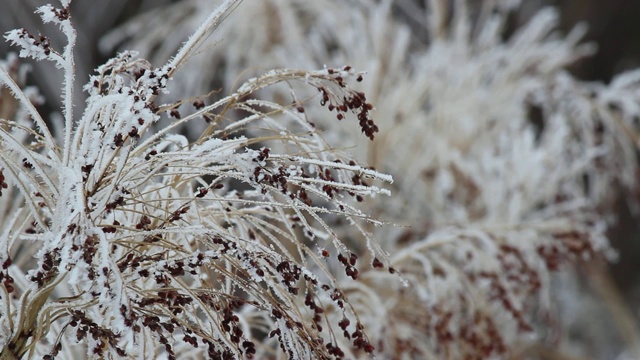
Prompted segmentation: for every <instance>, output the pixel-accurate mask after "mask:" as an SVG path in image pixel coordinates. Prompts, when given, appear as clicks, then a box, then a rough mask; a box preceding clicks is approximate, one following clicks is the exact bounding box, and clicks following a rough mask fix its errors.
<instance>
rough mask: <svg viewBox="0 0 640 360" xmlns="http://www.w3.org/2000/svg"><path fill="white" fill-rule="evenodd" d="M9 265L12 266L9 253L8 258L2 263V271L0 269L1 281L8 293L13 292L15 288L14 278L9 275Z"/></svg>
mask: <svg viewBox="0 0 640 360" xmlns="http://www.w3.org/2000/svg"><path fill="white" fill-rule="evenodd" d="M9 266H11V258H10V257H9V256H8V254H7V259H6V260H5V261H4V262H3V263H2V271H0V281H1V282H2V285H4V288H5V289H7V292H8V293H12V292H13V291H14V290H15V289H14V287H13V282H14V279H13V278H12V277H11V275H9V271H8V269H9Z"/></svg>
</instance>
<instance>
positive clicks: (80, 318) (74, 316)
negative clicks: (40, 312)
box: [51, 310, 127, 357]
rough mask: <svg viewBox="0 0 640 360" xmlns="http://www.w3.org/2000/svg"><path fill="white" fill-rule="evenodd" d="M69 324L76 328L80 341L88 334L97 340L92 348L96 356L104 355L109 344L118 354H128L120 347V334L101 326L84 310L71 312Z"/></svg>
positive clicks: (123, 355) (122, 355)
mask: <svg viewBox="0 0 640 360" xmlns="http://www.w3.org/2000/svg"><path fill="white" fill-rule="evenodd" d="M69 326H71V327H74V328H76V338H77V339H78V341H81V340H83V339H84V338H85V337H87V336H91V337H92V338H93V340H95V341H97V344H96V346H95V347H94V348H93V349H92V352H93V354H95V355H96V356H98V357H100V356H102V355H104V351H105V349H106V346H107V345H109V346H110V347H111V348H113V349H114V350H115V351H116V353H117V354H118V356H121V357H125V356H127V353H126V352H125V351H124V350H123V349H121V348H120V347H118V341H119V339H120V335H118V334H115V333H114V332H113V331H111V330H110V329H106V328H103V327H100V326H99V325H98V324H96V323H95V322H94V321H93V320H91V319H90V318H88V317H87V316H86V314H85V313H84V312H82V311H80V310H73V311H72V312H71V321H70V322H69ZM51 355H52V356H55V354H51Z"/></svg>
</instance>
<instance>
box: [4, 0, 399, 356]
mask: <svg viewBox="0 0 640 360" xmlns="http://www.w3.org/2000/svg"><path fill="white" fill-rule="evenodd" d="M237 3H238V1H225V2H224V3H223V4H222V5H220V7H219V8H218V9H217V10H216V11H214V12H212V13H211V15H210V16H209V17H208V18H207V19H206V21H205V22H204V23H203V25H201V26H200V27H199V28H198V29H197V30H196V31H195V33H194V35H193V36H192V37H191V38H190V39H189V40H188V41H187V42H186V43H185V44H184V45H183V47H182V49H181V50H180V51H178V52H177V53H176V55H175V57H173V58H172V59H171V60H169V62H168V63H167V64H166V65H163V66H159V67H154V66H152V65H151V64H150V63H149V62H148V61H145V60H144V59H141V58H139V57H138V56H137V54H136V53H135V52H131V51H129V52H121V53H120V54H119V55H118V56H116V57H114V58H112V59H110V60H109V61H107V62H106V63H105V64H104V65H102V66H100V67H98V68H97V69H96V72H95V74H94V75H92V76H91V78H90V81H89V82H88V84H87V85H86V86H85V88H84V89H85V90H86V91H87V92H88V94H89V97H88V100H87V101H86V103H84V104H80V103H76V102H75V101H74V99H73V94H74V91H73V88H72V86H73V81H74V78H75V77H76V76H77V74H76V73H75V67H74V59H73V51H74V39H75V37H76V35H77V34H76V31H75V29H74V27H73V24H72V23H71V18H72V14H71V13H70V12H69V4H68V1H67V2H64V1H63V2H62V7H61V8H56V7H53V6H51V5H48V6H44V7H41V8H40V9H39V10H38V11H39V13H40V14H41V16H42V20H43V21H44V22H53V23H55V24H57V25H59V27H60V29H61V31H62V32H63V33H64V34H65V35H66V37H67V39H68V43H67V44H66V46H65V47H64V49H63V50H61V51H60V50H58V49H55V48H53V47H52V46H51V45H50V43H49V41H47V38H46V37H44V36H34V35H32V34H31V33H30V32H28V31H27V30H24V29H21V30H15V31H12V32H9V33H7V35H6V38H7V39H8V40H9V41H11V42H12V43H14V44H15V45H17V46H19V47H21V49H22V50H21V56H22V57H31V58H33V59H36V60H47V61H53V62H54V63H55V64H56V65H57V66H58V68H60V69H61V70H62V71H63V72H64V73H65V81H64V84H63V106H62V109H63V120H62V121H59V120H58V121H56V119H54V118H51V119H50V118H47V117H45V116H43V115H42V114H41V113H39V112H38V110H37V108H35V106H34V104H35V101H34V100H36V99H35V97H34V92H33V91H32V90H31V89H29V88H24V86H23V84H22V83H21V82H19V81H17V80H22V78H19V79H18V78H17V77H16V71H15V60H14V59H13V58H10V59H9V62H10V65H4V64H3V66H2V70H0V80H1V81H2V83H3V84H4V87H5V88H7V89H9V91H10V93H11V95H13V97H14V98H15V100H10V99H11V98H10V97H9V96H8V95H9V94H8V93H5V92H3V94H2V101H3V102H10V101H13V102H14V103H15V104H16V105H15V109H16V110H15V111H13V112H10V113H9V112H6V113H3V119H2V123H1V126H0V138H1V143H0V146H1V148H2V151H1V152H0V185H1V187H2V190H4V191H3V192H2V194H1V195H2V196H1V197H0V201H1V204H2V207H1V209H2V213H3V216H2V217H0V224H1V226H0V228H1V229H2V237H1V238H0V240H1V241H0V244H1V246H2V251H1V252H0V263H2V269H1V270H0V280H1V281H2V286H0V303H1V304H2V308H0V314H2V316H0V345H2V356H3V358H5V357H6V358H22V357H29V358H32V357H34V356H41V357H42V356H43V357H44V358H45V359H53V358H76V357H82V356H87V357H89V358H122V357H131V358H134V357H135V358H149V359H151V358H157V357H158V356H163V357H165V358H169V359H172V358H173V359H175V358H177V357H178V356H180V357H184V356H187V357H189V356H203V357H207V356H208V357H209V358H273V357H281V356H287V357H290V358H307V357H310V356H313V357H317V358H327V357H331V356H336V357H342V356H345V355H348V356H353V355H354V354H357V353H365V352H367V353H371V352H372V351H373V346H372V345H371V344H370V342H369V340H368V338H367V336H366V334H365V333H364V332H362V331H361V325H360V321H359V319H358V313H357V309H355V308H353V307H352V306H351V305H350V303H349V300H348V299H347V298H345V297H344V295H343V292H342V291H341V289H340V287H339V286H338V284H337V280H336V279H335V277H334V273H333V271H334V270H333V269H329V268H328V267H327V266H326V263H327V260H326V259H325V258H327V257H330V258H335V259H337V258H343V257H347V258H349V259H350V260H349V261H348V262H347V263H345V264H344V269H343V271H344V272H346V273H347V274H349V275H350V276H351V277H352V278H353V280H354V281H356V279H357V277H358V276H357V274H358V268H359V267H360V266H361V265H362V263H360V264H357V265H356V259H357V258H358V256H357V255H356V253H355V251H356V249H354V247H353V244H345V243H344V242H343V241H342V240H341V239H340V238H339V237H338V236H337V234H336V233H335V232H334V231H333V229H332V228H331V227H330V226H329V225H328V224H327V223H326V221H327V219H329V218H334V217H336V216H337V217H342V218H344V219H347V220H348V221H350V222H352V223H353V224H354V226H356V227H358V228H360V229H362V233H361V236H360V239H361V240H360V241H361V243H362V245H361V246H359V248H367V249H368V250H369V252H370V255H367V256H366V257H369V256H371V257H376V258H380V259H386V256H385V253H384V252H383V251H382V250H381V249H380V248H379V247H378V246H377V245H376V243H375V242H373V241H372V240H371V239H370V237H369V235H368V234H367V232H366V231H365V230H364V224H365V223H372V224H378V223H379V222H378V221H377V220H375V219H373V218H371V217H369V216H368V215H367V214H365V213H364V212H362V211H361V210H360V209H359V208H358V207H356V206H355V205H354V204H357V203H358V200H362V199H363V198H367V197H370V196H374V195H377V194H388V191H387V190H384V189H382V188H379V187H376V186H373V185H368V184H365V183H364V182H362V181H360V180H359V179H365V178H366V179H369V180H368V181H369V182H371V181H374V182H378V183H382V182H390V181H391V177H389V176H388V175H384V174H381V173H378V172H376V171H373V170H371V169H368V168H365V167H362V166H360V165H358V164H356V162H355V161H353V160H352V159H351V158H349V157H346V156H344V155H343V154H342V153H340V152H338V151H335V150H334V149H333V148H332V147H331V146H330V144H328V143H327V142H326V141H324V139H323V138H322V136H321V135H320V134H319V133H318V132H317V131H316V130H315V129H314V127H313V125H312V124H311V123H312V121H313V122H323V121H338V120H336V119H335V115H334V116H325V118H327V119H329V120H327V119H322V118H318V119H316V115H310V114H307V113H305V112H304V106H305V104H306V100H299V99H309V98H312V97H313V96H314V95H315V94H320V97H321V101H322V102H323V103H324V104H326V105H327V106H329V107H333V108H332V110H334V111H338V113H339V115H340V116H339V117H340V118H346V121H355V122H359V123H360V127H361V128H362V132H363V133H364V135H365V136H366V137H369V138H371V139H373V137H374V134H375V133H376V132H377V131H378V129H377V127H376V125H375V124H374V123H373V120H372V119H371V117H370V115H369V110H370V109H371V108H372V105H371V104H370V103H368V102H367V100H366V97H365V95H364V94H363V93H361V92H358V91H356V90H353V89H351V88H350V86H349V83H351V82H354V81H355V80H357V79H359V78H361V74H358V73H356V72H355V70H353V69H351V68H350V67H344V68H341V69H337V70H333V69H322V70H318V71H301V70H287V69H284V70H273V71H270V72H267V73H265V74H264V75H261V76H258V77H256V78H253V79H250V80H248V81H247V82H245V83H244V84H243V85H241V86H239V87H238V88H237V89H236V90H234V91H233V92H232V93H231V94H230V95H228V96H226V97H222V98H220V99H215V100H211V99H210V98H208V97H207V96H200V97H196V96H194V97H192V98H187V99H183V100H181V101H179V102H175V103H170V104H160V103H157V101H158V100H159V99H160V98H161V96H162V95H163V94H166V93H169V92H170V91H171V82H172V79H173V77H174V76H175V77H179V76H180V73H181V72H182V71H187V70H188V69H189V66H190V63H189V58H190V57H191V56H193V55H194V52H195V50H196V49H197V48H198V46H200V45H201V44H202V42H203V39H204V38H206V36H207V35H208V34H209V33H210V32H211V30H212V29H214V28H215V27H217V25H218V24H219V22H220V21H221V20H222V19H223V18H224V17H225V16H226V15H227V14H228V12H229V11H231V10H232V9H233V8H234V7H235V6H237ZM12 66H13V67H12ZM277 84H297V85H296V86H298V87H297V88H296V92H295V94H294V95H292V97H291V98H290V100H289V101H288V102H286V103H284V104H279V103H275V102H272V101H266V100H260V99H259V97H258V96H257V94H258V93H259V91H260V90H262V89H265V88H268V87H271V86H275V85H277ZM300 88H302V90H301V91H302V93H301V94H299V93H298V92H297V89H300ZM305 88H306V89H307V92H306V93H305V92H304V91H305ZM309 89H311V92H309ZM185 104H189V105H185ZM180 106H182V108H181V109H179V107H180ZM187 107H188V108H187ZM163 117H164V118H168V117H173V118H174V119H173V120H171V121H169V122H168V125H167V126H161V125H158V124H159V123H158V121H159V119H161V118H163ZM196 122H201V123H203V124H206V125H205V127H204V130H203V131H202V132H201V133H200V134H199V136H197V137H196V138H192V139H189V138H187V137H186V136H184V135H181V134H180V133H179V132H178V131H177V129H179V128H180V127H182V126H189V124H192V123H196ZM59 123H62V125H61V128H56V127H55V126H54V125H52V124H59ZM283 124H289V125H291V124H294V125H295V126H293V125H292V126H284V125H283ZM58 131H61V132H62V136H60V137H55V136H54V134H57V132H58ZM258 133H259V134H260V135H256V134H258ZM274 148H275V149H274ZM278 149H285V150H286V151H284V152H281V151H279V150H278ZM354 179H356V180H354ZM365 266H366V265H365ZM325 311H327V312H329V313H336V312H337V313H340V314H341V315H340V319H337V320H336V319H334V317H330V316H326V315H325ZM348 323H351V324H353V325H352V326H353V327H355V329H357V331H356V330H353V331H352V332H353V334H352V335H351V334H344V335H343V334H342V333H343V331H346V330H347V325H345V324H348ZM337 329H340V331H336V330H337ZM354 331H355V332H354ZM343 336H346V337H347V339H348V343H349V345H348V346H346V347H339V346H338V344H337V343H336V337H343ZM328 344H333V345H332V346H329V345H328ZM325 345H326V346H325Z"/></svg>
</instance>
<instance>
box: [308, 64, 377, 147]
mask: <svg viewBox="0 0 640 360" xmlns="http://www.w3.org/2000/svg"><path fill="white" fill-rule="evenodd" d="M343 70H344V71H349V70H351V67H350V66H345V67H344V68H343ZM327 71H328V73H329V75H330V76H333V78H334V80H336V82H337V83H338V86H340V87H341V88H343V89H346V88H347V86H346V84H345V83H344V79H343V78H342V77H341V76H339V75H338V71H336V70H334V69H327ZM357 80H358V81H362V76H358V79H357ZM318 90H319V91H320V93H321V94H322V99H320V105H322V106H327V109H329V111H334V110H335V111H336V112H337V114H336V118H337V119H338V120H342V119H344V116H345V114H346V113H347V112H349V111H350V112H352V113H354V114H356V116H357V118H358V124H359V125H360V129H361V130H362V132H363V133H364V134H365V135H366V136H367V137H368V138H369V139H371V140H373V139H374V136H375V133H377V132H378V130H379V129H378V126H377V125H376V124H375V123H374V121H373V120H372V119H371V115H370V114H369V111H371V110H372V109H373V105H372V104H371V103H368V102H367V97H366V95H365V94H364V93H363V92H360V91H354V90H351V89H347V91H346V94H345V95H344V96H343V97H342V99H338V98H336V97H335V96H331V92H330V91H329V90H328V89H327V88H326V87H323V86H320V87H318Z"/></svg>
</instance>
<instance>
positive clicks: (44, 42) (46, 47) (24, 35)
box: [18, 29, 52, 55]
mask: <svg viewBox="0 0 640 360" xmlns="http://www.w3.org/2000/svg"><path fill="white" fill-rule="evenodd" d="M18 31H19V32H20V33H19V35H18V36H19V37H20V39H24V40H28V41H29V43H31V44H32V45H33V46H36V47H39V48H40V49H42V51H43V52H44V54H45V55H49V54H51V51H52V49H51V41H50V39H49V38H48V37H46V36H44V35H38V36H33V35H31V34H30V33H29V32H28V31H27V30H26V29H20V30H18Z"/></svg>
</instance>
